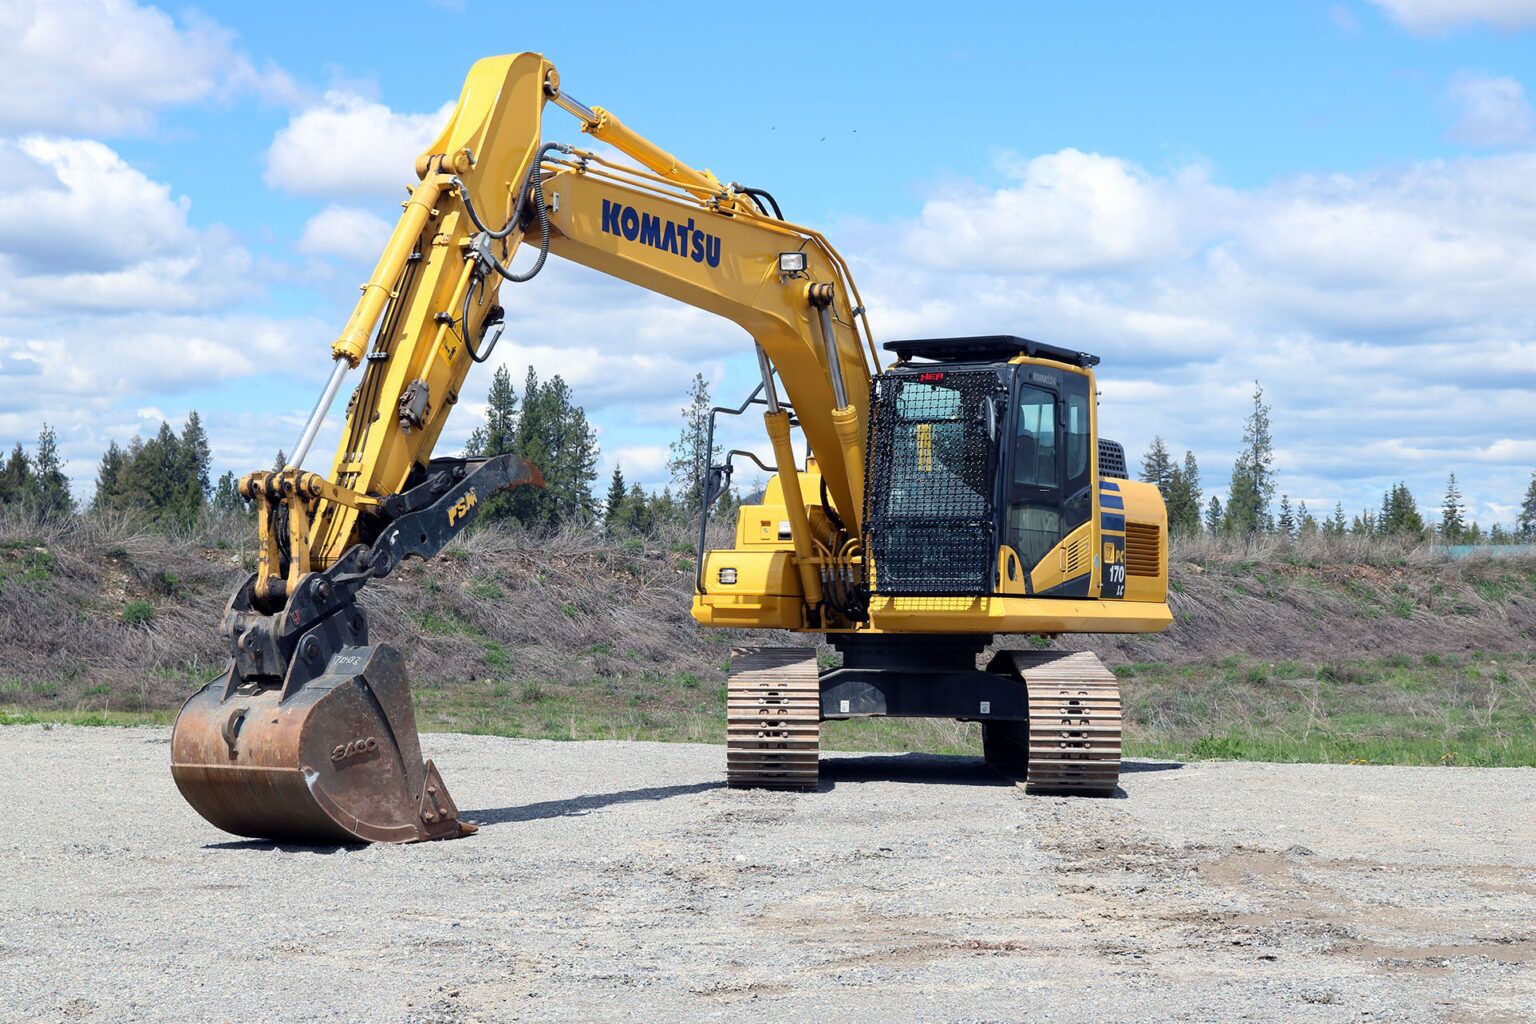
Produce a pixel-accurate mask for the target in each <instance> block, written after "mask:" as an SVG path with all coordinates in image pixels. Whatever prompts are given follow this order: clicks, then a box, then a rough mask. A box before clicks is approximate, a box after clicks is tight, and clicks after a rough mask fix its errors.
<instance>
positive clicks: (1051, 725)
mask: <svg viewBox="0 0 1536 1024" xmlns="http://www.w3.org/2000/svg"><path fill="white" fill-rule="evenodd" d="M993 671H1010V672H1011V673H1012V674H1014V675H1015V676H1016V677H1017V678H1019V679H1020V680H1022V681H1023V683H1024V685H1025V687H1026V688H1027V689H1028V695H1029V722H1028V723H1027V724H1026V723H1022V722H1003V723H989V724H988V725H987V726H986V730H985V736H986V740H987V760H988V761H990V762H992V763H993V764H994V765H996V766H997V767H998V768H1000V769H1002V770H1004V771H1010V770H1011V771H1012V772H1014V773H1017V772H1018V771H1019V769H1020V768H1023V769H1024V773H1023V774H1024V791H1025V792H1026V793H1080V794H1084V795H1107V794H1109V793H1113V792H1114V791H1115V788H1116V786H1117V785H1118V784H1119V781H1120V725H1121V718H1120V683H1119V681H1118V680H1117V679H1116V678H1115V674H1114V673H1113V672H1111V671H1109V669H1107V668H1105V667H1104V664H1103V662H1101V661H1099V659H1098V657H1097V656H1095V655H1093V654H1090V653H1088V652H1086V651H1079V652H1074V653H1061V652H1056V651H1007V652H1005V653H1004V654H1002V655H1000V656H999V658H998V659H997V661H995V662H994V663H993Z"/></svg>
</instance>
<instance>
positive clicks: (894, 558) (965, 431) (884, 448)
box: [864, 370, 1006, 595]
mask: <svg viewBox="0 0 1536 1024" xmlns="http://www.w3.org/2000/svg"><path fill="white" fill-rule="evenodd" d="M1005 394H1006V390H1005V389H1004V387H1003V386H1002V384H1001V383H1000V382H999V381H998V379H997V375H996V374H995V373H993V372H992V371H990V370H975V371H954V370H944V371H938V370H935V371H930V372H923V373H910V372H909V373H897V374H885V375H882V376H880V377H877V378H876V379H875V381H874V383H873V385H872V387H871V401H870V407H871V410H872V412H871V415H870V419H869V443H868V445H867V447H866V451H867V453H868V455H867V462H868V465H867V468H866V474H865V476H866V479H867V480H868V484H867V485H866V486H867V493H868V498H867V501H866V509H865V516H864V522H865V531H866V537H865V550H866V551H868V552H869V553H870V556H871V557H872V559H873V561H874V569H875V571H874V584H875V590H876V592H878V593H881V594H891V595H896V594H909V595H946V594H957V595H958V594H989V593H991V592H992V589H993V581H992V563H993V559H994V558H995V557H996V554H997V532H996V526H995V522H994V519H995V517H994V511H995V510H994V505H993V486H994V481H995V478H996V462H997V460H996V449H997V446H996V444H995V442H994V441H993V440H992V438H991V437H990V436H988V433H987V413H986V404H987V403H988V402H991V401H994V400H995V399H997V398H998V397H1000V396H1003V395H1005Z"/></svg>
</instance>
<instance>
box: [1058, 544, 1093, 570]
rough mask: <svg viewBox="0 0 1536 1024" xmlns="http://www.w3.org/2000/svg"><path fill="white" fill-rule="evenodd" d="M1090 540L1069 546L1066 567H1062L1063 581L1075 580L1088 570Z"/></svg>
mask: <svg viewBox="0 0 1536 1024" xmlns="http://www.w3.org/2000/svg"><path fill="white" fill-rule="evenodd" d="M1088 546H1089V545H1088V538H1087V537H1084V538H1082V539H1081V540H1079V541H1077V542H1075V543H1073V544H1069V545H1067V550H1066V565H1064V566H1062V574H1061V575H1062V578H1063V579H1068V580H1070V579H1075V578H1076V577H1077V576H1079V575H1081V574H1082V573H1084V572H1086V571H1087V570H1088Z"/></svg>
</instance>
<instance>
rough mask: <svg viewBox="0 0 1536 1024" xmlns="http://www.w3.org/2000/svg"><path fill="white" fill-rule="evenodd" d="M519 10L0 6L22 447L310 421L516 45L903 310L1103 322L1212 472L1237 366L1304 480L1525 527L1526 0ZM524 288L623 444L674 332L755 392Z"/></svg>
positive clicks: (1122, 419) (60, 1) (277, 437)
mask: <svg viewBox="0 0 1536 1024" xmlns="http://www.w3.org/2000/svg"><path fill="white" fill-rule="evenodd" d="M530 10H532V9H530V8H527V7H525V6H522V5H511V4H492V3H477V2H475V0H466V2H465V3H462V4H451V3H435V4H434V3H405V2H400V3H374V4H366V5H364V4H342V3H337V4H329V5H319V4H307V5H297V4H282V3H275V4H266V5H249V4H238V5H236V4H228V5H223V4H204V5H201V6H199V7H195V8H194V7H184V6H179V5H166V6H162V7H159V8H155V7H150V6H147V5H141V4H134V3H131V2H127V0H116V2H104V0H55V2H52V3H47V4H36V3H32V2H30V0H0V64H3V65H4V66H6V67H7V68H10V69H12V72H11V73H9V74H8V75H7V76H6V79H7V80H6V81H5V83H3V84H0V170H3V171H5V172H7V173H6V180H8V181H11V182H12V183H13V185H12V189H11V195H10V197H9V198H8V199H0V380H3V383H4V384H5V385H6V387H5V390H4V392H3V393H4V395H5V398H4V399H0V441H4V442H5V443H6V444H11V443H14V442H15V441H16V440H22V441H26V442H28V443H30V442H31V441H32V439H33V438H34V437H35V435H36V431H37V428H38V426H39V425H40V423H41V421H43V420H44V419H46V420H48V421H49V422H51V423H53V424H54V426H55V427H56V428H57V430H58V432H59V434H60V438H61V441H62V442H63V445H64V449H65V452H66V455H67V456H68V457H69V459H70V470H71V474H72V476H74V477H75V479H76V481H77V490H79V491H82V492H88V491H89V489H90V480H91V478H92V476H93V474H94V462H95V459H96V458H97V456H98V455H99V453H100V451H101V449H102V448H103V447H105V445H106V443H107V440H108V439H109V438H116V439H118V440H120V441H122V440H126V439H127V438H128V437H129V436H131V435H132V434H133V433H134V432H135V431H140V432H146V433H147V432H149V431H150V430H152V429H153V428H154V426H155V425H156V424H157V423H158V419H159V418H160V417H162V416H163V417H168V418H170V419H171V420H172V422H173V423H179V422H180V420H181V418H182V417H184V416H185V414H186V412H187V410H188V409H191V408H196V409H198V410H199V411H200V412H201V413H202V414H203V415H204V417H205V419H206V421H207V422H208V424H209V427H210V430H211V433H212V436H213V438H214V442H215V446H216V452H215V454H216V458H217V463H218V467H217V468H219V469H221V470H222V469H224V468H232V469H235V470H237V471H244V470H246V469H250V468H254V467H255V466H256V465H259V464H261V463H264V462H266V461H267V460H268V459H269V458H270V454H271V452H272V451H274V450H275V449H277V448H279V447H286V446H288V445H290V444H291V442H292V435H293V434H295V433H296V430H297V424H298V421H299V419H300V418H301V417H302V414H303V412H304V411H305V410H306V408H307V406H308V405H309V404H310V403H311V402H312V400H313V394H314V392H315V391H316V390H317V388H318V384H319V381H320V379H321V378H322V377H323V375H324V372H325V370H326V364H327V362H328V360H327V355H326V350H327V346H328V344H329V342H330V340H331V338H332V336H333V335H334V333H335V331H336V329H337V328H338V327H339V326H340V324H341V323H342V321H343V320H344V319H345V316H346V313H347V311H348V309H349V308H350V303H351V302H352V300H353V298H354V297H355V294H356V284H357V282H358V281H360V280H361V279H362V278H363V277H364V276H366V273H367V270H368V268H369V267H370V266H371V264H372V261H373V256H374V254H375V252H376V249H377V244H378V241H379V237H380V235H381V233H382V232H383V231H384V230H386V225H387V222H388V221H390V220H392V219H393V216H394V214H395V212H396V210H395V203H397V202H398V199H399V198H400V197H401V196H403V194H404V193H403V186H404V184H405V183H406V182H407V181H409V180H411V179H412V177H413V175H412V173H411V156H412V155H413V154H414V152H415V150H416V149H417V148H419V146H420V144H421V142H422V141H423V140H424V139H425V138H426V137H427V136H429V135H431V134H433V132H434V131H435V128H436V126H437V124H438V122H439V121H440V119H441V116H442V115H441V109H442V107H443V105H444V104H445V103H448V102H450V101H451V100H452V99H453V98H454V97H455V96H456V95H457V93H458V89H459V85H460V83H461V81H462V79H463V75H464V72H465V71H466V70H467V68H468V67H469V65H470V64H471V63H472V62H473V61H474V60H475V59H477V58H478V57H480V56H483V55H485V54H488V53H494V52H507V51H512V50H519V49H531V50H541V51H543V52H544V53H546V54H548V55H549V56H550V57H551V59H552V60H554V61H555V63H556V64H557V65H558V66H559V68H560V71H561V75H562V79H563V81H564V83H565V85H566V87H567V89H568V90H569V91H570V92H571V93H572V94H573V95H575V96H577V97H578V98H580V99H582V100H583V101H584V102H587V103H589V104H602V105H604V106H608V107H610V108H612V109H614V110H615V111H616V112H618V113H619V114H620V115H621V116H622V117H624V119H625V120H626V121H627V122H628V123H630V124H632V125H634V126H635V127H637V128H639V129H641V130H642V131H644V132H646V133H647V134H649V135H650V136H651V137H652V138H654V139H655V140H656V141H658V142H659V143H661V144H662V145H664V146H666V147H667V148H670V149H672V150H673V151H674V152H677V153H678V154H679V155H681V156H682V157H683V158H684V159H686V160H688V161H690V162H692V163H695V164H697V165H703V166H708V167H710V168H712V169H713V170H715V171H716V172H717V173H719V174H720V175H721V176H722V177H723V178H730V179H735V180H742V181H747V182H749V183H751V184H756V185H761V186H763V187H767V188H769V189H771V190H772V191H773V192H774V193H775V194H776V195H777V196H778V197H779V199H780V201H781V202H782V203H783V205H784V206H785V208H786V212H788V213H789V214H790V215H791V216H792V218H793V219H796V220H799V221H801V222H803V223H810V224H814V225H817V226H820V227H823V228H824V229H825V230H826V231H827V232H828V233H829V234H830V235H831V237H832V238H833V239H834V241H836V242H837V243H838V244H839V246H840V248H842V249H843V251H844V252H845V253H846V254H847V255H848V256H849V257H850V258H852V259H853V261H854V264H855V271H856V273H857V274H858V276H859V279H860V284H861V288H862V289H863V290H864V292H865V295H866V298H867V299H868V300H869V305H870V315H871V321H872V324H873V326H874V328H875V331H876V333H877V335H878V336H879V337H880V338H881V339H882V340H883V339H885V338H891V337H900V336H913V335H924V334H934V335H942V334H950V333H971V332H987V333H997V332H1009V333H1019V334H1025V335H1028V336H1032V337H1037V338H1039V339H1041V340H1048V341H1054V342H1058V343H1063V344H1068V345H1073V346H1076V347H1080V348H1086V349H1089V350H1091V351H1097V352H1100V353H1101V354H1102V355H1103V356H1104V360H1105V361H1104V364H1103V366H1102V367H1101V387H1102V390H1103V392H1104V407H1103V408H1104V411H1103V422H1104V425H1105V429H1106V432H1108V433H1110V434H1113V435H1116V436H1118V437H1120V438H1121V439H1122V440H1123V441H1125V442H1126V443H1127V446H1128V448H1130V449H1131V450H1132V452H1133V453H1136V452H1139V451H1140V450H1141V449H1142V448H1143V447H1144V446H1145V444H1146V442H1147V441H1148V440H1149V439H1150V438H1151V437H1152V436H1153V434H1161V435H1162V436H1164V437H1165V438H1166V439H1167V440H1168V441H1169V443H1170V444H1171V445H1172V446H1173V447H1174V448H1175V449H1176V451H1177V452H1182V451H1183V450H1184V449H1185V448H1190V449H1193V450H1194V451H1195V452H1196V454H1197V455H1198V456H1199V457H1200V460H1201V465H1202V468H1203V470H1204V477H1205V483H1206V486H1207V489H1208V490H1212V491H1215V492H1217V493H1221V491H1222V489H1223V487H1224V485H1225V482H1226V476H1227V472H1228V470H1229V468H1230V465H1231V459H1232V455H1233V452H1234V450H1235V448H1236V445H1237V442H1238V438H1239V434H1240V430H1241V418H1242V414H1243V411H1244V406H1245V404H1246V402H1247V393H1248V392H1250V391H1251V389H1252V381H1253V380H1254V379H1255V378H1257V379H1259V380H1261V381H1263V383H1264V385H1265V388H1266V391H1267V393H1268V395H1269V397H1270V399H1271V401H1272V403H1273V405H1274V423H1275V432H1276V444H1277V452H1278V465H1279V469H1280V474H1281V481H1280V482H1281V487H1282V489H1283V490H1285V491H1287V492H1288V493H1290V494H1291V495H1292V497H1293V498H1304V499H1305V500H1307V501H1308V503H1309V504H1310V505H1312V506H1313V507H1314V508H1317V507H1319V506H1325V507H1331V506H1332V504H1333V502H1334V501H1343V502H1344V503H1345V506H1346V508H1347V509H1349V510H1350V511H1354V510H1357V509H1358V508H1360V507H1362V506H1366V505H1372V504H1374V503H1375V502H1376V500H1377V498H1378V497H1379V495H1380V493H1381V491H1382V490H1383V489H1384V488H1385V487H1386V486H1387V485H1388V484H1389V483H1391V482H1392V481H1393V480H1397V479H1402V480H1406V481H1407V482H1408V483H1409V484H1410V485H1411V486H1412V487H1413V488H1414V490H1415V492H1416V493H1418V494H1419V496H1420V499H1421V502H1424V503H1428V504H1432V503H1434V501H1435V500H1436V499H1437V496H1438V494H1439V492H1440V491H1441V490H1442V489H1443V484H1444V480H1445V476H1446V474H1447V473H1448V472H1450V471H1452V470H1454V471H1455V472H1456V473H1457V475H1458V478H1459V479H1460V480H1461V482H1462V486H1463V489H1464V490H1465V491H1466V492H1467V495H1468V499H1469V504H1470V505H1471V511H1472V513H1473V515H1474V516H1475V517H1477V518H1478V519H1480V520H1482V521H1483V522H1484V523H1491V522H1493V521H1496V520H1503V521H1505V522H1508V521H1509V520H1510V519H1511V518H1512V512H1511V509H1512V506H1513V505H1515V504H1516V503H1517V502H1518V499H1519V496H1520V494H1521V493H1523V491H1524V489H1525V486H1526V484H1527V482H1528V481H1529V480H1530V474H1531V471H1532V469H1536V440H1533V438H1536V401H1533V400H1532V394H1533V392H1532V390H1531V389H1532V387H1533V385H1536V287H1533V285H1536V117H1533V115H1532V112H1531V103H1530V99H1529V90H1530V88H1531V87H1532V78H1533V75H1536V0H1341V2H1338V3H1329V2H1297V3H1286V4H1270V5H1258V4H1230V3H1185V4H1169V5H1148V4H1140V3H1098V4H1078V5H1063V4H1044V3H1040V4H1027V3H1014V4H970V5H966V7H965V8H964V11H963V14H958V15H957V16H955V17H952V18H942V17H938V18H936V17H934V15H933V8H932V6H931V5H917V4H892V3H881V4H840V5H827V6H826V7H824V8H822V9H819V10H818V12H817V14H816V16H815V17H813V18H809V19H806V18H802V17H800V16H798V15H795V16H790V15H789V14H788V11H787V9H785V11H784V12H779V11H776V10H773V9H769V10H765V11H763V12H760V13H759V12H753V11H750V10H742V11H739V12H737V13H736V14H733V15H732V16H731V18H730V21H729V24H728V25H722V24H721V23H720V22H719V21H718V20H716V19H709V18H702V17H687V16H683V15H681V14H678V15H674V16H668V17H666V18H665V19H664V20H663V19H660V18H658V16H657V15H656V14H655V13H654V10H653V9H652V8H646V7H644V6H643V5H629V4H624V5H620V4H613V5H604V4H580V3H568V4H565V5H562V6H561V7H560V8H559V10H558V13H550V14H548V15H547V16H540V17H530V14H529V12H530ZM781 13H782V14H783V16H780V15H781ZM547 124H548V127H547V134H549V135H550V136H551V137H554V138H563V139H570V138H574V137H575V136H576V135H577V134H578V133H577V132H576V130H575V123H574V122H573V121H570V120H568V119H566V118H565V117H564V116H563V115H560V114H558V113H556V114H553V115H552V116H551V117H550V118H549V120H548V122H547ZM514 301H515V303H516V308H515V309H513V310H512V316H511V328H510V329H509V332H508V336H507V339H506V341H504V343H503V347H502V351H500V352H499V353H498V354H499V356H501V357H502V358H503V359H504V360H505V361H506V362H507V363H508V364H509V365H510V366H511V368H512V369H513V372H514V374H515V375H516V376H517V377H518V378H521V375H522V370H523V367H524V365H526V364H527V363H529V362H531V363H532V364H533V365H535V366H536V367H537V368H538V369H540V370H541V371H543V372H545V373H550V372H561V373H563V374H565V375H567V377H568V379H570V380H571V382H572V384H573V387H574V389H575V392H576V395H577V397H578V399H579V400H581V401H583V402H584V403H585V404H586V406H587V407H588V410H589V413H590V414H591V416H592V418H593V420H594V422H595V423H597V425H598V426H599V428H600V431H601V442H602V444H603V447H604V451H605V461H604V470H605V472H606V470H607V469H608V468H609V467H610V466H611V465H612V463H613V461H614V460H618V461H621V462H622V463H623V465H624V466H625V469H626V472H627V473H629V475H631V476H632V477H635V478H639V479H641V480H642V481H645V482H647V483H650V484H652V485H659V484H660V483H662V482H663V480H664V477H665V473H664V471H663V470H662V468H661V463H662V459H663V456H664V449H665V444H666V441H667V440H668V438H669V436H670V435H671V433H672V432H673V431H674V430H675V422H676V419H675V417H676V408H677V406H678V405H679V404H680V402H681V396H682V393H683V391H684V389H685V387H686V384H687V378H688V376H689V375H690V374H691V373H692V372H693V371H694V370H695V369H699V370H702V371H703V372H705V373H706V375H707V376H708V377H709V378H710V379H711V382H712V383H713V384H714V385H715V386H716V388H717V393H718V394H720V395H721V396H722V397H725V396H734V395H735V394H736V392H737V391H738V390H742V389H744V388H746V387H749V386H750V383H751V380H752V363H751V360H750V358H749V352H750V349H749V347H748V346H749V343H748V341H747V339H746V337H745V336H744V335H743V334H742V333H741V332H740V331H739V330H738V329H736V328H734V327H732V326H730V325H727V324H722V323H720V322H718V321H714V320H712V319H711V318H709V317H707V316H705V315H703V314H700V313H696V312H694V311H690V310H683V309H679V308H677V307H675V306H673V305H671V304H668V303H666V302H665V301H663V300H659V299H655V298H654V297H649V296H646V295H645V294H644V293H640V292H637V291H635V290H634V289H630V288H628V287H626V286H622V285H618V284H616V283H614V282H610V281H605V280H603V279H601V278H599V277H597V276H596V275H593V274H591V273H589V272H586V271H582V270H580V269H579V268H571V267H569V266H560V267H553V268H552V270H551V271H550V272H548V273H547V274H546V275H545V276H543V277H541V278H540V279H539V280H538V281H537V282H535V283H534V284H533V285H530V286H528V287H526V288H523V289H520V290H519V291H518V293H517V295H516V296H515V300H514ZM508 305H509V308H511V307H512V306H513V303H512V302H509V303H508ZM481 376H482V377H483V378H486V379H484V380H480V381H479V382H478V383H476V382H472V383H471V384H470V386H469V387H468V389H467V391H468V393H469V394H472V395H475V394H483V386H484V385H485V384H486V383H488V376H489V374H488V372H484V373H481ZM474 413H475V409H474V407H473V405H472V404H468V403H466V406H465V408H464V409H462V410H461V412H460V416H461V417H462V419H459V420H456V421H455V422H454V423H453V425H452V426H451V427H450V430H449V433H448V435H447V440H448V442H449V443H450V445H451V444H452V443H454V442H456V441H457V440H459V439H462V437H463V436H464V435H465V434H467V432H468V430H469V429H470V428H471V427H472V426H473V417H474ZM732 440H733V441H740V442H744V443H751V442H752V441H753V432H752V431H750V430H748V431H746V432H744V433H743V434H742V435H741V436H740V437H739V438H733V439H732ZM320 461H324V460H323V459H322V460H320Z"/></svg>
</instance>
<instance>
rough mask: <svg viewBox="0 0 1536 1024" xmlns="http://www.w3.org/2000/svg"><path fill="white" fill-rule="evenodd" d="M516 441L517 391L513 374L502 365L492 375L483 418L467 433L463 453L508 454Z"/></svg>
mask: <svg viewBox="0 0 1536 1024" xmlns="http://www.w3.org/2000/svg"><path fill="white" fill-rule="evenodd" d="M516 444H517V391H516V389H515V388H513V387H512V374H511V373H510V372H509V371H508V370H507V368H506V367H505V366H498V367H496V372H495V373H494V374H492V375H491V389H490V391H489V392H487V393H486V396H485V422H484V423H482V424H480V425H479V426H477V427H476V428H475V429H474V431H473V432H472V433H471V434H470V435H469V442H468V443H467V444H466V445H465V453H466V454H467V455H469V456H470V457H471V458H481V459H484V458H491V457H492V456H496V455H507V454H509V453H511V452H513V451H514V450H516Z"/></svg>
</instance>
